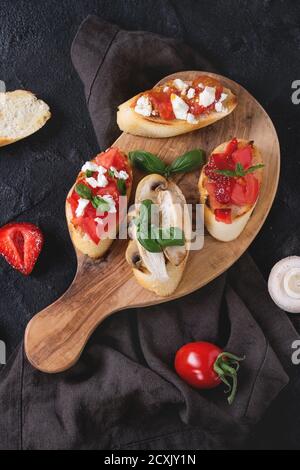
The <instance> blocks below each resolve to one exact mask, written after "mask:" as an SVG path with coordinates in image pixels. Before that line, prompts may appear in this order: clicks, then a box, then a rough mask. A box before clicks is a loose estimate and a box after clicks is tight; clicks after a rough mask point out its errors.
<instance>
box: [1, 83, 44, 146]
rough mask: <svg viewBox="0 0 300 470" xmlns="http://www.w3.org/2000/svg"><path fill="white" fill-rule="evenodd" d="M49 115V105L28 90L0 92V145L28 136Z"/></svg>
mask: <svg viewBox="0 0 300 470" xmlns="http://www.w3.org/2000/svg"><path fill="white" fill-rule="evenodd" d="M50 117H51V113H50V110H49V106H48V105H47V104H46V103H45V102H44V101H42V100H38V99H37V98H36V96H35V95H34V94H33V93H31V92H30V91H25V90H15V91H10V92H6V93H0V147H3V146H4V145H8V144H12V143H13V142H16V141H17V140H21V139H24V138H25V137H28V136H29V135H31V134H33V133H34V132H36V131H38V130H39V129H40V128H41V127H43V125H44V124H45V123H46V122H47V121H48V119H50Z"/></svg>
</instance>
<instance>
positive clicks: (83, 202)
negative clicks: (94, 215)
mask: <svg viewBox="0 0 300 470" xmlns="http://www.w3.org/2000/svg"><path fill="white" fill-rule="evenodd" d="M89 202H90V201H89V200H88V199H83V198H79V199H78V206H77V208H76V211H75V215H76V217H81V216H82V215H83V214H84V210H85V208H86V206H87V205H88V203H89Z"/></svg>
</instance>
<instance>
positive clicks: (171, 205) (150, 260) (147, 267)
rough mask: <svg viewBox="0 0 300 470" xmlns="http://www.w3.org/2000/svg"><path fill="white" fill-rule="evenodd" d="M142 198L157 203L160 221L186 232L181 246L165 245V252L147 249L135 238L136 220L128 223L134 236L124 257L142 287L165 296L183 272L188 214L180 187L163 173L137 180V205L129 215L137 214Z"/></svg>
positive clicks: (185, 257)
mask: <svg viewBox="0 0 300 470" xmlns="http://www.w3.org/2000/svg"><path fill="white" fill-rule="evenodd" d="M145 199H150V200H151V201H152V202H153V203H154V204H158V205H159V210H160V220H161V221H162V222H161V223H162V225H164V220H167V219H168V220H169V222H170V225H164V226H176V227H178V228H181V229H182V230H183V231H184V235H185V245H184V246H180V247H179V246H173V247H171V248H170V247H167V248H165V249H164V252H160V253H150V252H149V251H147V250H145V248H144V247H143V246H142V245H141V244H140V243H139V241H138V240H137V237H136V224H135V223H134V222H132V223H131V225H130V234H131V237H132V238H133V239H132V240H131V241H130V242H129V244H128V247H127V250H126V260H127V262H128V264H129V265H130V266H131V267H132V271H133V274H134V276H135V277H136V280H137V281H138V282H139V284H141V286H143V287H144V288H145V289H148V290H150V291H152V292H154V293H155V294H157V295H159V296H161V297H166V296H169V295H171V294H172V293H173V292H174V291H175V290H176V288H177V286H178V284H179V283H180V280H181V278H182V275H183V272H184V268H185V265H186V262H187V258H188V254H189V249H190V239H191V222H190V217H189V213H188V210H187V207H186V201H185V197H184V195H183V194H182V192H181V190H180V189H179V187H178V186H177V185H176V184H175V183H173V182H171V181H168V180H166V179H165V178H164V177H163V176H160V175H156V174H153V175H149V176H146V177H145V178H144V179H143V180H142V181H141V182H140V183H139V185H138V187H137V191H136V198H135V203H136V209H135V212H134V213H132V214H131V216H132V217H136V216H137V215H138V213H139V204H140V203H141V202H142V201H144V200H145Z"/></svg>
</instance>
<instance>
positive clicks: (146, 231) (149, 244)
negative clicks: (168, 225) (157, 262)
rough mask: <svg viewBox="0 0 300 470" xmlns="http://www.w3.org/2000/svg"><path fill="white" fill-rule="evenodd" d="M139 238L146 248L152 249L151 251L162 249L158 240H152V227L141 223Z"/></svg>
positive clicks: (158, 251)
mask: <svg viewBox="0 0 300 470" xmlns="http://www.w3.org/2000/svg"><path fill="white" fill-rule="evenodd" d="M137 239H138V241H139V243H140V244H141V245H142V246H143V247H144V248H145V250H147V251H150V253H160V252H161V251H162V249H161V246H160V244H159V243H158V241H157V240H152V238H151V228H150V227H145V226H144V227H143V226H141V225H139V226H138V229H137Z"/></svg>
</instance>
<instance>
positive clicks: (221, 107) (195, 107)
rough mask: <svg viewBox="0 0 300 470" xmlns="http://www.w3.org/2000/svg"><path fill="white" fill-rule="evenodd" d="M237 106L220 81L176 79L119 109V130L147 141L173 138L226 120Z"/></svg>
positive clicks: (126, 103)
mask: <svg viewBox="0 0 300 470" xmlns="http://www.w3.org/2000/svg"><path fill="white" fill-rule="evenodd" d="M236 105H237V99H236V96H235V95H234V94H233V93H232V91H231V90H229V89H228V88H225V87H223V86H222V84H221V82H220V81H218V80H217V79H215V78H213V77H211V76H208V75H204V74H199V76H198V77H197V78H196V79H194V80H182V79H181V78H175V79H173V80H170V81H168V82H166V83H164V84H163V85H160V86H156V87H154V88H152V90H147V91H144V92H142V93H139V94H138V95H136V96H134V97H133V98H131V99H130V100H128V101H126V102H125V103H123V104H121V105H120V106H119V110H118V113H117V122H118V125H119V128H120V129H121V130H122V131H124V132H128V133H129V134H134V135H140V136H145V137H158V138H162V137H173V136H176V135H180V134H185V133H186V132H191V131H193V130H195V129H200V128H201V127H205V126H209V125H210V124H212V123H214V122H216V121H218V120H219V119H222V118H224V117H225V116H227V115H228V114H230V113H231V112H232V111H233V110H234V108H235V107H236Z"/></svg>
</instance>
